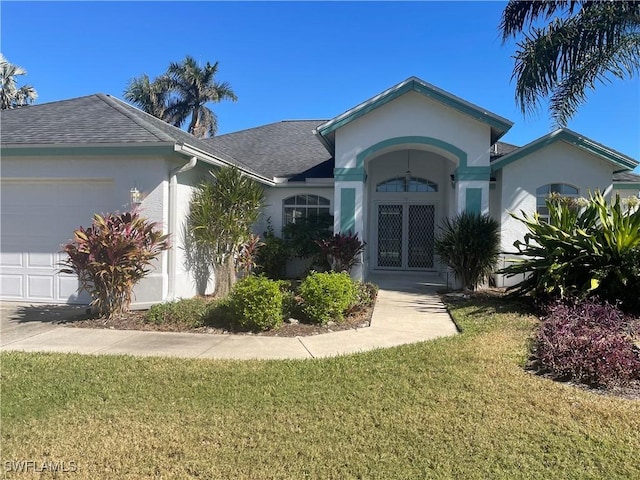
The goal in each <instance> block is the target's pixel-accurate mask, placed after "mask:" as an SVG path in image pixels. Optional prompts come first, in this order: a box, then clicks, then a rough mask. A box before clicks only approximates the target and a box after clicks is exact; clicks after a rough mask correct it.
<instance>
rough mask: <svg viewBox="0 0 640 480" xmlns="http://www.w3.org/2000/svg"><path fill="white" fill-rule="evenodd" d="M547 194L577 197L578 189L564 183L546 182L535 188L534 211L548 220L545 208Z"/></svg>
mask: <svg viewBox="0 0 640 480" xmlns="http://www.w3.org/2000/svg"><path fill="white" fill-rule="evenodd" d="M549 195H560V196H562V197H569V198H577V197H578V189H577V188H576V187H574V186H573V185H568V184H566V183H548V184H546V185H543V186H542V187H538V188H537V189H536V212H538V215H539V216H540V219H541V220H544V221H545V222H548V221H549V209H548V208H547V198H548V197H549Z"/></svg>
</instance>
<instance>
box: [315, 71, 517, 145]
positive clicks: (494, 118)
mask: <svg viewBox="0 0 640 480" xmlns="http://www.w3.org/2000/svg"><path fill="white" fill-rule="evenodd" d="M410 91H414V92H417V93H420V94H421V95H424V96H425V97H427V98H431V99H433V100H435V101H437V102H439V103H442V104H444V105H445V106H447V107H450V108H452V109H454V110H457V111H458V112H460V113H463V114H465V115H467V116H470V117H472V118H474V119H476V120H478V121H480V122H482V123H485V124H487V125H489V126H491V127H492V128H494V129H496V130H497V132H496V133H497V135H496V137H497V138H496V139H495V140H494V141H496V140H497V139H498V138H500V137H501V136H502V135H504V134H505V133H506V132H507V131H508V130H509V129H510V128H511V127H512V126H513V122H511V121H509V120H507V119H505V118H502V117H499V116H498V115H495V114H493V113H488V112H487V111H486V110H485V109H483V108H480V107H478V106H476V105H473V104H471V103H469V102H465V101H464V100H462V99H460V98H458V97H456V96H454V95H451V94H450V93H447V92H445V91H444V90H440V89H438V88H436V87H434V86H433V85H430V84H428V83H426V82H424V81H422V80H420V79H418V78H416V77H411V78H409V79H407V80H405V81H404V82H402V83H399V84H398V85H396V86H394V87H391V88H390V89H388V90H386V91H384V92H382V93H380V94H379V95H377V96H375V97H373V98H370V99H369V100H367V101H365V102H364V103H362V104H360V105H359V106H357V107H355V108H353V109H351V110H348V111H347V112H345V113H343V114H342V115H339V116H337V117H335V118H334V119H332V120H329V121H328V122H327V123H325V124H324V125H322V126H320V127H319V128H318V132H319V133H320V134H321V135H322V136H326V135H328V134H329V133H331V132H333V131H335V130H337V129H338V128H340V127H343V126H344V125H346V124H348V123H350V122H352V121H353V120H356V119H358V118H360V117H362V116H363V115H366V114H367V113H369V112H371V111H373V110H375V109H376V108H378V107H381V106H382V105H385V104H386V103H389V102H391V101H392V100H394V99H396V98H398V97H400V96H401V95H404V94H405V93H407V92H410Z"/></svg>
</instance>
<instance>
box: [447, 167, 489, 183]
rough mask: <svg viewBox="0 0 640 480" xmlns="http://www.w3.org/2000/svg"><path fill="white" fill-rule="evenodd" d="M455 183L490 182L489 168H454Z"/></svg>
mask: <svg viewBox="0 0 640 480" xmlns="http://www.w3.org/2000/svg"><path fill="white" fill-rule="evenodd" d="M453 175H454V178H455V181H456V182H457V181H459V180H480V181H489V180H491V167H466V168H463V169H461V168H456V170H455V172H454V173H453Z"/></svg>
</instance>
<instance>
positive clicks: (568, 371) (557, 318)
mask: <svg viewBox="0 0 640 480" xmlns="http://www.w3.org/2000/svg"><path fill="white" fill-rule="evenodd" d="M549 312H550V313H549V315H548V317H547V318H546V320H544V321H543V323H542V325H541V327H540V330H539V331H538V334H537V336H536V339H535V347H534V357H535V359H536V361H537V363H538V367H539V369H540V370H541V371H542V372H544V373H549V374H551V375H552V376H553V377H555V378H557V379H559V380H563V381H575V382H580V383H584V384H587V385H590V386H594V387H612V386H623V385H625V384H628V383H629V382H630V381H632V380H635V379H639V378H640V352H639V351H638V348H637V347H636V346H635V345H634V343H633V334H634V331H633V330H634V329H635V328H637V327H634V326H633V324H632V323H631V321H630V320H629V319H628V318H626V317H625V316H624V314H623V313H622V312H621V311H620V310H619V309H618V308H616V307H614V306H612V305H610V304H608V303H605V304H600V303H597V302H595V301H593V300H589V301H582V302H578V303H569V302H564V303H557V304H555V305H554V306H553V307H551V308H550V310H549ZM635 334H637V330H636V332H635Z"/></svg>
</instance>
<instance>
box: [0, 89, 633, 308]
mask: <svg viewBox="0 0 640 480" xmlns="http://www.w3.org/2000/svg"><path fill="white" fill-rule="evenodd" d="M1 122H2V123H1V126H2V130H1V143H2V151H1V154H2V164H1V180H2V184H1V195H2V197H1V204H0V206H1V209H2V215H1V222H2V223H1V230H0V235H1V243H0V269H1V271H0V299H2V300H16V301H30V302H34V303H35V302H43V303H85V302H87V301H88V299H87V298H86V297H83V296H82V295H80V296H78V295H77V292H76V289H77V281H76V279H75V278H74V277H72V276H66V275H62V274H59V273H58V272H57V262H59V261H60V259H61V258H60V253H59V250H60V245H61V244H62V243H64V242H66V241H67V240H68V239H69V238H70V237H71V235H72V232H73V230H74V229H75V228H77V227H78V226H79V225H87V224H89V222H90V220H91V216H92V214H93V213H95V212H107V211H116V210H119V211H122V210H126V209H128V208H131V206H132V204H131V203H132V200H136V201H138V199H137V198H136V197H137V195H132V192H134V193H135V192H140V193H141V195H140V200H139V201H140V205H139V207H138V208H140V209H141V210H142V212H143V214H144V215H145V216H147V217H148V218H150V219H151V220H154V221H157V222H158V223H159V224H160V225H162V227H163V229H164V230H165V232H166V233H169V234H171V236H172V239H173V248H172V249H171V250H169V251H168V252H165V253H164V254H163V256H162V258H161V259H160V260H159V261H158V264H157V266H156V267H157V268H156V270H155V271H154V273H153V274H152V275H151V276H150V277H149V278H147V279H145V280H143V281H142V282H141V284H140V285H139V286H138V287H136V289H135V296H136V297H135V302H136V304H137V305H139V306H145V305H148V304H151V303H155V302H160V301H165V300H171V299H174V298H178V297H188V296H192V295H194V294H195V293H196V285H195V283H196V282H195V279H194V278H193V274H192V272H191V270H190V269H189V267H188V262H187V261H186V258H185V254H184V245H183V239H182V235H181V229H182V227H183V225H184V221H185V217H186V214H187V212H188V203H189V199H190V196H191V191H192V188H193V187H194V185H196V184H197V182H198V181H199V180H200V179H201V178H203V177H204V176H205V175H206V174H207V172H208V170H211V169H215V168H217V167H219V166H223V165H235V166H237V167H238V168H240V169H241V170H242V171H243V172H244V173H245V174H247V175H249V176H250V177H252V178H254V179H255V180H256V181H258V182H260V183H261V184H262V185H263V186H264V188H265V196H266V206H265V207H264V211H263V214H262V217H261V220H260V221H259V223H258V224H257V225H256V226H255V230H256V232H257V233H262V232H263V231H264V230H265V229H266V227H267V224H269V225H271V226H272V227H273V229H274V231H275V232H276V233H279V232H280V231H281V229H282V227H283V225H284V224H286V223H287V222H295V221H296V219H298V218H301V217H305V216H311V215H315V214H318V213H329V214H331V215H333V217H334V231H335V232H346V231H351V232H353V233H358V235H359V237H360V238H361V239H363V240H364V241H365V242H366V243H367V247H366V250H365V253H364V254H363V256H362V260H361V263H360V264H359V265H358V266H357V268H356V269H355V270H354V271H353V272H352V275H354V276H355V277H358V278H366V277H367V276H368V275H369V274H370V273H372V272H384V271H392V272H398V271H418V272H431V273H438V274H444V272H445V271H446V268H445V266H443V265H441V264H440V263H439V262H438V259H437V257H436V255H435V254H434V251H433V244H434V238H435V236H436V235H437V232H438V225H439V224H440V222H441V221H442V219H443V218H444V217H447V216H449V217H450V216H453V215H455V214H457V213H459V212H462V211H464V210H471V211H475V212H481V213H489V214H490V215H491V216H493V217H494V218H495V219H497V220H498V221H499V222H500V224H501V226H502V247H503V250H505V251H508V250H511V249H512V244H513V242H514V240H516V239H518V238H522V236H523V235H524V230H523V227H522V225H520V224H519V223H518V222H517V221H515V220H513V219H512V218H511V217H510V215H509V212H511V211H520V210H523V211H526V212H534V211H538V212H539V213H541V214H543V215H544V213H545V212H544V197H545V195H547V194H548V193H549V192H559V193H562V194H564V195H574V196H587V195H588V193H589V192H590V191H595V190H600V191H602V192H604V193H605V194H606V195H611V194H612V193H614V192H616V193H620V194H621V195H622V196H631V195H636V196H637V195H639V194H640V176H638V175H634V174H633V173H631V170H633V169H634V168H635V167H636V166H637V165H638V161H637V160H635V159H633V158H630V157H628V156H626V155H623V154H621V153H619V152H616V151H614V150H612V149H610V148H608V147H606V146H604V145H601V144H599V143H597V142H595V141H593V140H591V139H588V138H586V137H584V136H581V135H580V134H578V133H576V132H572V131H570V130H568V129H561V130H557V131H555V132H552V133H550V134H548V135H546V136H544V137H542V138H539V139H535V140H533V141H532V142H531V143H529V144H527V145H525V146H522V147H518V146H515V145H510V144H507V143H503V142H500V141H499V140H500V139H501V138H502V136H504V135H505V133H507V131H508V130H509V129H510V128H511V126H512V122H510V121H509V120H507V119H505V118H503V117H501V116H499V115H497V114H494V113H491V112H489V111H488V110H486V109H484V108H481V107H479V106H477V105H473V104H471V103H469V102H467V101H465V100H463V99H460V98H458V97H456V96H454V95H452V94H450V93H448V92H445V91H444V90H441V89H439V88H437V87H435V86H433V85H430V84H428V83H426V82H424V81H422V80H420V79H418V78H415V77H411V78H409V79H407V80H405V81H403V82H401V83H399V84H397V85H395V86H393V87H391V88H389V89H387V90H385V91H384V92H382V93H380V94H379V95H376V96H375V97H373V98H370V99H368V100H366V101H365V102H363V103H361V104H359V105H357V106H355V107H354V108H351V109H349V110H347V111H346V112H344V113H342V114H340V115H338V116H336V117H334V118H332V119H329V120H322V119H319V120H302V121H283V122H277V123H273V124H269V125H263V126H259V127H256V128H251V129H247V130H243V131H240V132H235V133H230V134H226V135H220V136H217V137H213V138H209V139H197V138H195V137H193V136H191V135H189V134H187V133H185V132H184V131H182V130H180V129H178V128H175V127H172V126H170V125H167V124H166V123H164V122H162V121H160V120H158V119H156V118H154V117H152V116H150V115H147V114H146V113H144V112H141V111H140V110H138V109H136V108H134V107H132V106H130V105H128V104H126V103H124V102H122V101H120V100H118V99H116V98H114V97H111V96H108V95H103V94H96V95H90V96H87V97H81V98H75V99H70V100H63V101H60V102H53V103H48V104H41V105H32V106H29V107H23V108H19V109H15V110H8V111H3V112H2V118H1ZM506 261H508V258H507V257H506V258H505V262H506ZM496 280H497V282H498V284H502V283H503V282H504V281H505V279H502V278H498V279H496Z"/></svg>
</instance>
